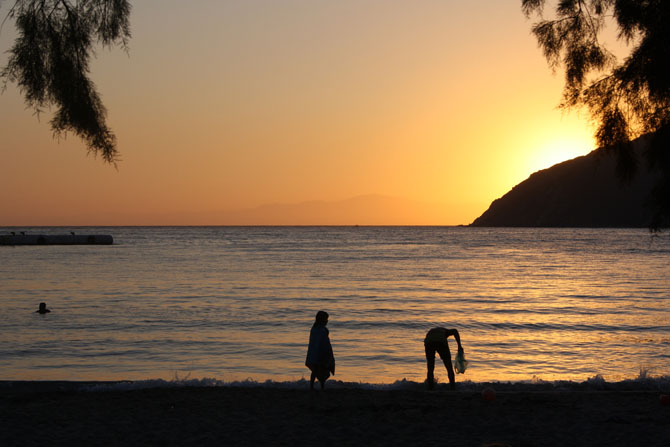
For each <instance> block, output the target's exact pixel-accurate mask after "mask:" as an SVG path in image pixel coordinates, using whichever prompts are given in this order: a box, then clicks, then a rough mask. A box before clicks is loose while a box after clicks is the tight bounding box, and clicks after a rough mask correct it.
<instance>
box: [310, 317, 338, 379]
mask: <svg viewBox="0 0 670 447" xmlns="http://www.w3.org/2000/svg"><path fill="white" fill-rule="evenodd" d="M327 324H328V313H327V312H324V311H322V310H320V311H318V312H317V313H316V320H315V321H314V325H313V326H312V330H311V331H310V333H309V346H308V347H307V358H306V359H305V366H307V367H308V368H309V369H310V371H312V375H311V377H310V378H309V389H310V390H313V389H314V379H319V384H320V385H321V389H323V387H324V385H325V384H326V380H328V377H330V373H333V375H334V374H335V356H334V355H333V347H332V346H331V344H330V337H329V335H328V334H329V332H328V328H327V327H326V325H327Z"/></svg>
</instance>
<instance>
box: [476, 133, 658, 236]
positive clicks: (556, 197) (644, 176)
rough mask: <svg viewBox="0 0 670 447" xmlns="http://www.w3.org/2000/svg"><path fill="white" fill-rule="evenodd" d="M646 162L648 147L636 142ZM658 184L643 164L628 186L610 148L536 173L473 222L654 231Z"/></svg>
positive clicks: (497, 224) (478, 224) (485, 225)
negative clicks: (652, 196)
mask: <svg viewBox="0 0 670 447" xmlns="http://www.w3.org/2000/svg"><path fill="white" fill-rule="evenodd" d="M635 151H636V152H637V155H638V156H639V159H641V160H642V159H643V157H641V155H642V151H643V145H642V144H640V142H639V141H638V142H636V145H635ZM653 183H654V176H652V175H650V174H649V173H648V172H647V170H646V167H645V166H643V163H641V164H640V167H639V172H638V175H636V176H634V177H633V179H632V180H631V181H630V182H628V183H625V182H622V181H621V180H620V179H619V177H618V176H617V173H616V159H615V157H613V156H611V155H609V154H608V153H606V152H605V150H604V149H596V150H595V151H593V152H591V153H590V154H588V155H584V156H582V157H577V158H574V159H572V160H568V161H565V162H562V163H559V164H556V165H554V166H552V167H551V168H548V169H544V170H542V171H538V172H536V173H534V174H532V175H531V176H530V177H529V178H528V179H527V180H525V181H523V182H521V183H519V184H518V185H516V186H515V187H514V188H512V190H511V191H509V192H508V193H507V194H505V195H504V196H503V197H501V198H499V199H497V200H494V201H493V202H492V203H491V206H490V207H489V209H488V210H486V211H485V212H484V213H483V214H482V215H481V216H479V217H478V218H477V219H475V221H474V222H472V224H471V226H476V227H587V228H588V227H594V228H599V227H617V228H638V227H649V225H650V223H651V219H652V210H651V208H650V207H649V194H650V192H651V189H652V186H653Z"/></svg>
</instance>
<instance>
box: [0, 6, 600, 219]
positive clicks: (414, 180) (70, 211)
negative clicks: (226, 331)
mask: <svg viewBox="0 0 670 447" xmlns="http://www.w3.org/2000/svg"><path fill="white" fill-rule="evenodd" d="M11 3H12V2H11V1H6V2H3V3H1V4H0V5H1V6H0V14H1V15H2V17H3V18H4V16H5V15H6V13H7V10H8V5H9V4H11ZM520 3H521V2H520V1H518V0H508V1H499V0H496V1H494V0H478V1H471V2H464V1H453V0H413V1H395V0H338V1H334V0H239V1H222V0H194V1H188V2H186V1H183V0H162V1H160V2H149V1H135V2H133V11H132V14H131V26H132V34H133V37H132V40H131V41H130V47H129V51H128V53H125V52H123V51H122V50H121V49H119V48H114V49H112V50H111V51H110V50H107V49H99V50H98V53H97V60H96V61H95V63H94V65H93V72H92V77H93V79H94V81H95V82H96V85H97V86H98V89H99V92H100V94H101V96H102V99H103V101H104V103H105V105H106V106H107V109H108V123H109V125H110V126H111V128H112V129H113V130H114V132H115V134H116V136H117V138H118V147H119V150H120V153H121V162H120V163H119V164H118V169H115V168H114V167H113V166H110V165H108V164H105V163H103V161H102V160H101V159H100V158H96V157H94V156H91V155H87V152H86V148H85V145H84V144H83V143H82V142H81V141H80V140H78V139H77V138H76V137H75V136H73V135H69V136H68V138H67V139H65V140H60V141H58V140H54V139H53V138H52V133H51V130H50V128H49V125H48V122H49V119H50V113H49V111H46V112H45V113H44V114H43V115H42V116H41V117H40V119H39V121H38V119H37V118H36V117H35V116H34V115H33V112H32V111H31V110H29V109H26V106H25V104H24V101H23V99H22V97H21V94H20V92H19V91H18V89H17V87H16V85H14V84H9V85H8V86H7V90H6V91H5V92H4V93H3V94H2V95H1V96H0V154H1V155H2V163H1V164H0V205H1V206H0V225H17V226H28V225H146V224H152V225H171V224H189V225H193V224H211V225H216V224H227V223H230V222H228V221H226V217H225V216H226V213H227V212H228V211H231V210H240V209H250V208H256V207H260V206H263V205H269V204H300V203H302V202H310V201H326V202H337V201H343V200H347V199H351V198H354V197H357V196H361V195H380V196H388V197H393V198H401V199H406V200H411V201H415V202H422V203H424V204H428V205H429V207H431V208H432V209H433V210H434V211H435V210H436V211H435V212H434V213H432V214H430V215H425V216H424V215H422V214H421V212H420V211H417V210H418V209H425V208H427V207H423V208H420V207H419V208H416V209H414V210H413V211H411V213H410V212H408V213H406V214H411V216H409V215H406V216H405V218H403V213H402V210H401V211H400V213H399V216H398V217H395V218H393V219H391V218H388V217H384V216H378V217H375V216H371V217H370V218H369V220H368V221H362V222H353V221H352V222H350V223H351V224H356V223H360V224H404V223H407V224H431V225H457V224H468V223H470V222H472V221H473V220H474V219H475V218H476V217H478V216H479V215H480V214H481V213H482V212H483V211H485V210H486V209H487V208H488V206H489V204H490V203H491V201H492V200H494V199H496V198H498V197H500V196H502V195H503V194H504V193H505V192H507V191H508V190H509V189H510V188H511V187H513V186H514V185H516V184H517V183H519V182H521V181H523V180H525V179H526V178H527V177H528V176H529V175H530V174H532V173H533V172H535V171H537V170H539V169H543V168H546V167H549V166H551V165H553V164H554V163H557V162H560V161H563V160H567V159H570V158H574V157H576V156H579V155H584V154H586V153H588V152H589V151H591V150H592V149H593V148H594V143H593V138H592V128H591V127H590V125H589V123H588V121H587V119H586V117H585V116H583V115H582V116H580V115H579V114H577V113H576V112H573V113H570V114H566V113H565V112H563V111H561V110H558V109H557V105H558V103H559V102H560V98H561V90H562V84H563V78H562V75H561V73H560V72H558V73H556V74H552V72H551V70H550V69H549V68H548V66H547V64H546V61H545V60H544V58H543V56H542V53H541V51H540V50H539V49H538V47H537V44H536V41H535V38H534V37H533V36H532V35H531V33H530V28H531V26H532V23H533V22H534V21H533V20H527V19H526V18H525V16H524V15H523V13H522V12H521V6H520ZM14 38H15V31H14V26H13V23H12V22H11V21H8V22H6V23H5V24H4V26H3V28H2V30H1V31H0V50H1V51H2V53H1V54H0V65H3V66H4V64H5V63H6V60H7V55H6V53H5V52H6V51H7V50H8V49H9V48H10V47H11V44H12V41H13V40H14ZM254 216H256V217H254V219H255V221H253V222H246V223H251V224H273V223H278V222H277V221H274V220H273V215H270V214H268V215H267V216H266V217H264V216H263V215H262V213H255V214H254ZM322 219H323V221H319V220H318V216H317V217H316V220H317V221H318V222H316V221H314V216H312V220H301V219H298V218H296V221H295V222H294V223H296V224H304V223H321V224H332V223H342V222H341V221H337V222H335V221H333V220H331V219H330V217H327V216H324V217H323V218H322ZM282 223H285V222H282Z"/></svg>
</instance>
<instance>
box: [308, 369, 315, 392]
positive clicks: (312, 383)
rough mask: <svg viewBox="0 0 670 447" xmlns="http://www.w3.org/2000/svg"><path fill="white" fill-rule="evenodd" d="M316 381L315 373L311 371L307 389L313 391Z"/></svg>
mask: <svg viewBox="0 0 670 447" xmlns="http://www.w3.org/2000/svg"><path fill="white" fill-rule="evenodd" d="M315 379H316V372H314V371H312V375H311V376H310V377H309V389H310V390H313V389H314V380H315Z"/></svg>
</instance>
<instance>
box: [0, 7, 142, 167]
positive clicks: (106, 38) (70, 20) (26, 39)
mask: <svg viewBox="0 0 670 447" xmlns="http://www.w3.org/2000/svg"><path fill="white" fill-rule="evenodd" d="M130 9H131V6H130V3H129V2H128V1H126V0H15V1H14V5H13V6H12V7H11V8H10V10H9V13H8V14H7V18H8V19H13V20H14V21H15V23H16V28H17V30H18V37H17V39H16V41H15V42H14V45H13V47H12V48H11V49H10V51H9V60H8V62H7V65H6V66H5V67H4V68H3V69H2V71H1V72H0V76H1V77H2V78H3V81H4V87H6V84H7V82H8V81H9V82H14V83H16V84H17V85H18V87H19V89H20V91H21V92H22V93H23V95H24V97H25V100H26V103H27V104H28V105H29V106H30V107H31V108H33V109H34V110H35V112H36V113H38V114H39V113H40V112H41V111H42V110H43V109H44V108H45V107H51V106H54V107H55V108H56V110H55V113H54V116H53V118H52V119H51V128H52V129H53V131H54V134H55V135H57V136H59V135H64V134H66V133H67V132H72V133H74V134H76V135H78V136H79V137H80V138H82V139H83V140H84V141H85V142H86V145H87V147H88V150H89V151H91V152H93V153H95V154H96V155H97V154H99V155H101V156H102V158H103V160H105V161H106V162H109V163H115V162H116V161H117V159H118V151H117V148H116V137H115V135H114V133H112V131H111V130H110V129H109V127H107V123H106V115H107V111H106V109H105V107H104V105H103V103H102V100H101V99H100V96H99V95H98V92H97V91H96V89H95V85H94V84H93V82H92V81H91V79H90V78H89V73H90V68H89V63H90V60H91V56H92V55H94V49H93V47H94V45H96V44H101V45H102V46H106V47H111V46H114V45H120V46H122V47H123V48H124V49H125V48H127V43H128V39H129V38H130V24H129V16H130Z"/></svg>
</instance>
